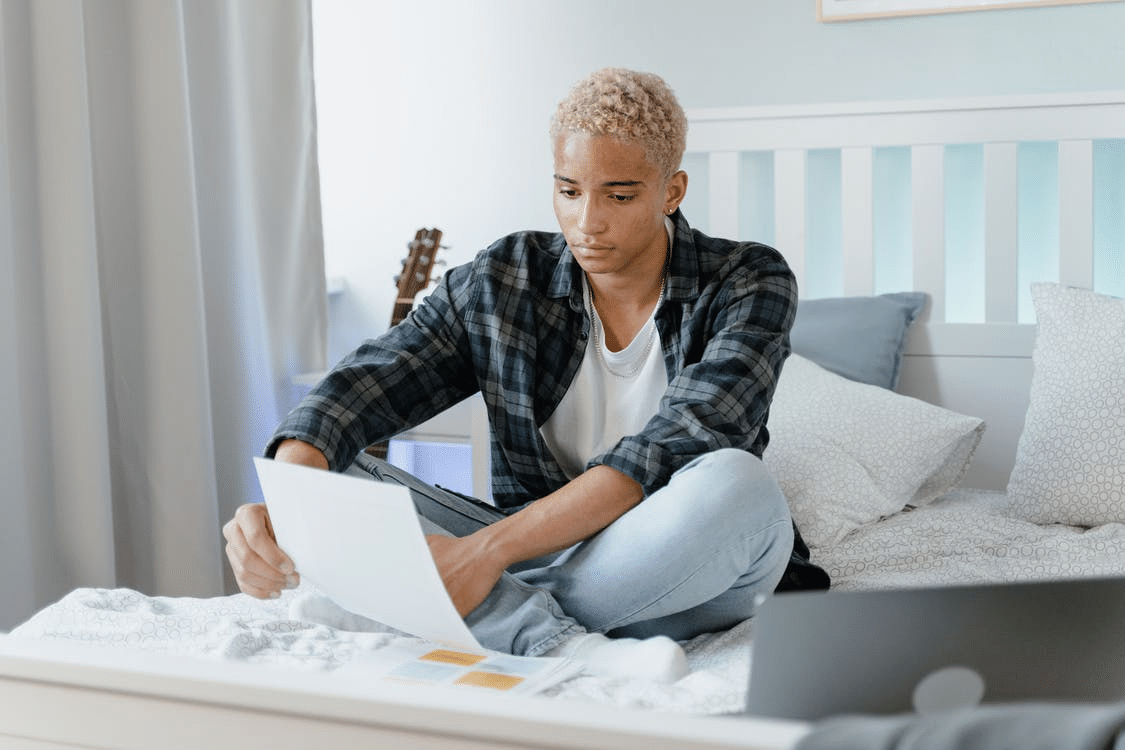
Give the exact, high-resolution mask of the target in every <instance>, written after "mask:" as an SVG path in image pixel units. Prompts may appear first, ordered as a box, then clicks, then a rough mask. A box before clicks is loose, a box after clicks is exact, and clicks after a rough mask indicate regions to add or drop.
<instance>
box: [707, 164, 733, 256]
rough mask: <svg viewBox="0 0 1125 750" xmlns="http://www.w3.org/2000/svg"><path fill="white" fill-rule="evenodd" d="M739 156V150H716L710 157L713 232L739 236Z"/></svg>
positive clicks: (724, 235) (721, 234)
mask: <svg viewBox="0 0 1125 750" xmlns="http://www.w3.org/2000/svg"><path fill="white" fill-rule="evenodd" d="M738 165H739V158H738V152H737V151H716V152H714V153H712V154H711V155H710V157H709V158H708V182H709V184H708V188H709V196H710V202H711V207H710V219H711V226H710V229H711V233H712V234H715V235H717V236H719V237H736V236H738V193H739V175H738Z"/></svg>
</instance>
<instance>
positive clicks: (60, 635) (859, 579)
mask: <svg viewBox="0 0 1125 750" xmlns="http://www.w3.org/2000/svg"><path fill="white" fill-rule="evenodd" d="M1005 505H1006V497H1005V496H1004V495H1002V494H998V493H988V492H981V491H975V490H958V491H955V492H953V493H950V494H949V495H947V496H945V497H943V498H940V499H939V500H937V501H935V502H934V503H932V504H929V505H926V506H924V507H922V508H920V509H916V510H908V511H904V512H902V513H898V514H895V515H893V516H891V517H890V518H887V519H885V520H882V521H880V522H878V523H874V524H868V525H866V526H863V527H861V528H859V529H857V530H855V531H853V532H852V533H850V534H849V535H847V536H846V537H845V538H844V539H843V540H841V541H840V542H839V543H836V544H834V545H832V546H830V547H823V548H818V549H816V550H814V559H815V560H816V561H817V562H818V563H820V564H821V565H823V566H824V567H825V568H826V569H828V570H829V572H830V573H831V574H832V576H833V581H834V588H836V589H838V590H856V589H870V588H890V587H913V586H930V585H946V584H959V583H972V582H991V581H999V580H1028V579H1043V578H1066V577H1078V576H1104V575H1121V574H1122V573H1125V525H1122V524H1106V525H1103V526H1099V527H1095V528H1091V529H1085V528H1077V527H1069V526H1062V525H1043V526H1040V525H1035V524H1032V523H1028V522H1026V521H1020V520H1016V519H1013V518H1010V517H1008V516H1005V515H1004V511H1005ZM304 595H306V594H305V592H303V591H302V590H301V589H298V590H297V591H293V592H287V593H286V594H285V595H284V596H283V597H282V598H281V599H279V600H275V601H259V600H255V599H252V598H250V597H246V596H243V595H237V596H228V597H219V598H214V599H191V598H170V597H149V596H145V595H142V594H140V593H137V592H135V591H130V590H126V589H113V590H104V589H80V590H77V591H75V592H73V593H72V594H70V595H69V596H67V597H66V598H64V599H63V600H61V601H60V602H58V603H56V604H54V605H52V606H50V607H47V608H46V609H44V610H42V611H40V612H39V613H38V614H36V615H35V616H34V617H33V618H32V619H31V620H29V621H28V622H26V623H24V624H23V625H21V626H20V627H18V628H17V629H16V630H15V631H13V633H12V636H13V637H16V638H43V639H66V640H79V641H85V642H91V643H98V644H102V645H111V646H121V647H127V648H133V649H142V650H146V651H153V652H163V653H170V654H176V655H189V656H196V657H200V658H204V659H216V660H224V661H238V662H247V663H270V664H273V665H282V666H288V667H292V668H293V669H299V670H300V669H304V670H319V671H330V670H334V669H337V668H339V667H340V666H342V665H344V664H346V663H348V662H350V661H351V660H353V659H355V658H356V657H357V656H360V655H363V654H365V653H368V652H370V651H373V650H376V649H379V648H382V647H385V646H387V645H388V644H390V643H392V642H394V641H395V640H396V639H399V638H403V637H404V636H402V635H401V634H398V633H395V632H393V631H387V632H355V631H352V630H348V629H344V628H343V627H331V626H329V625H327V624H324V623H323V622H322V623H319V624H314V623H310V622H305V621H302V620H300V619H296V618H294V617H292V616H291V608H292V606H293V604H294V603H295V602H298V601H299V600H300V598H301V597H302V596H304ZM337 624H338V625H342V626H346V625H347V624H348V623H347V622H346V621H342V622H339V623H337ZM751 630H752V621H747V622H744V623H742V624H740V625H738V626H737V627H735V628H733V629H731V630H729V631H727V632H723V633H717V634H711V635H706V636H701V637H699V638H697V639H695V640H693V641H691V642H689V643H687V644H686V650H687V653H688V660H689V666H690V668H691V672H690V674H689V675H688V676H686V677H684V678H683V679H681V680H680V681H679V682H677V683H675V684H671V685H663V684H658V683H654V682H647V681H642V680H622V679H612V680H611V679H605V678H596V677H590V676H579V677H575V678H571V679H570V680H567V681H566V682H564V683H562V684H560V685H558V686H556V687H553V688H550V689H549V690H548V691H547V692H546V695H547V696H550V697H553V698H558V699H567V700H577V701H589V702H596V703H600V704H605V705H612V706H628V707H636V708H648V709H655V710H661V711H675V712H686V713H693V714H724V713H736V712H739V711H741V709H742V707H743V705H744V701H745V698H746V688H747V675H748V674H749V665H750V658H751V650H750V645H751Z"/></svg>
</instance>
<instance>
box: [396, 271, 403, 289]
mask: <svg viewBox="0 0 1125 750" xmlns="http://www.w3.org/2000/svg"><path fill="white" fill-rule="evenodd" d="M401 278H402V274H401V273H396V274H395V279H394V281H395V286H398V282H399V279H401Z"/></svg>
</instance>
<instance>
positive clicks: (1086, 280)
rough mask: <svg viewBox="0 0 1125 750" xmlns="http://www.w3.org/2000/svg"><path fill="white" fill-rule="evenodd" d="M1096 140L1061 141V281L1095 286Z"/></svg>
mask: <svg viewBox="0 0 1125 750" xmlns="http://www.w3.org/2000/svg"><path fill="white" fill-rule="evenodd" d="M1093 218H1094V144H1093V142H1092V141H1088V140H1071V141H1061V142H1060V143H1059V237H1060V238H1063V237H1065V238H1066V239H1065V240H1062V241H1064V242H1066V247H1065V248H1060V252H1059V281H1060V282H1061V283H1063V284H1069V285H1071V286H1080V287H1084V288H1086V289H1090V288H1093V286H1094V222H1093Z"/></svg>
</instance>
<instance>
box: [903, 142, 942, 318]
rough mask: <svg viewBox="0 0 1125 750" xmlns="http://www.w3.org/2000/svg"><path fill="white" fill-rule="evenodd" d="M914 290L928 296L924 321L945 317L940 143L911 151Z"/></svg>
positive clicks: (918, 147)
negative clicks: (928, 302) (928, 300)
mask: <svg viewBox="0 0 1125 750" xmlns="http://www.w3.org/2000/svg"><path fill="white" fill-rule="evenodd" d="M910 174H911V178H910V187H911V199H912V202H913V206H912V209H911V221H912V237H913V242H914V254H913V258H912V260H913V262H914V289H915V290H917V291H920V292H926V293H927V294H929V295H930V304H929V307H928V310H927V311H926V312H925V313H924V314H923V316H922V319H923V320H934V321H943V320H945V159H944V154H943V151H942V147H941V146H917V147H915V148H912V149H911V150H910Z"/></svg>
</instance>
